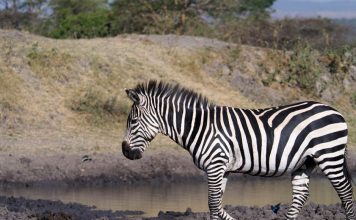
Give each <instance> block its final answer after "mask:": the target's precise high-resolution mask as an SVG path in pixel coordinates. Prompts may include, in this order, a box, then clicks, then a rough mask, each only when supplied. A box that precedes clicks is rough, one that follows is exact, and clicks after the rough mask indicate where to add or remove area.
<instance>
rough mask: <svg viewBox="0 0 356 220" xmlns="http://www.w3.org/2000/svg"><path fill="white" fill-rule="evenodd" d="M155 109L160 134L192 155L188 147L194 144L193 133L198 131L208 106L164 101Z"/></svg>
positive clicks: (187, 102)
mask: <svg viewBox="0 0 356 220" xmlns="http://www.w3.org/2000/svg"><path fill="white" fill-rule="evenodd" d="M156 109H157V115H158V119H159V124H160V130H161V131H160V132H161V133H162V134H164V135H166V136H168V137H170V138H171V139H172V140H173V141H175V142H176V143H177V144H179V145H180V146H182V147H183V148H185V149H187V150H188V151H190V153H192V149H190V148H189V147H191V146H192V143H195V142H196V141H195V142H194V140H193V139H194V138H193V136H194V137H195V135H193V133H194V132H193V131H195V130H196V129H199V128H198V126H199V123H200V122H201V119H202V117H203V116H204V112H206V111H207V110H208V109H209V106H205V107H203V106H201V107H196V106H194V103H190V102H189V101H184V102H183V103H179V104H177V103H176V102H174V100H164V101H163V102H161V103H158V105H157V107H156ZM195 133H196V132H195Z"/></svg>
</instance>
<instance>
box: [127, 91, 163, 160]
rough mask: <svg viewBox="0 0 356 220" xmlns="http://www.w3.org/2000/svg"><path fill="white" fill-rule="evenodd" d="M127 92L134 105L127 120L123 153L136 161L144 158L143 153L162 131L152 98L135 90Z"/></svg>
mask: <svg viewBox="0 0 356 220" xmlns="http://www.w3.org/2000/svg"><path fill="white" fill-rule="evenodd" d="M125 91H126V93H127V96H128V97H129V98H130V99H131V100H132V101H133V104H132V107H131V111H130V114H129V116H128V119H127V128H126V135H125V138H124V141H123V142H122V153H123V154H124V155H125V157H127V158H128V159H130V160H136V159H140V158H141V157H142V153H143V152H144V151H145V149H146V148H147V147H148V145H149V144H150V142H151V141H152V140H153V138H154V137H155V136H156V134H157V133H158V132H159V131H160V129H159V125H158V122H157V117H156V115H155V111H152V107H151V106H150V103H151V100H150V97H149V96H148V95H147V94H144V93H141V92H138V91H137V90H134V89H125Z"/></svg>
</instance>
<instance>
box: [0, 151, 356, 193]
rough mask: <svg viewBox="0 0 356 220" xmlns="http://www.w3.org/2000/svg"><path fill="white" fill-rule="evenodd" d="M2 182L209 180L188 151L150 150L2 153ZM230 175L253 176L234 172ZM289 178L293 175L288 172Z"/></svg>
mask: <svg viewBox="0 0 356 220" xmlns="http://www.w3.org/2000/svg"><path fill="white" fill-rule="evenodd" d="M349 157H350V158H349V160H348V163H349V167H350V170H351V171H352V173H353V174H354V175H355V174H356V153H354V152H349ZM0 168H1V169H0V185H3V186H4V185H5V186H6V185H18V184H20V185H25V186H34V185H51V184H54V185H66V186H105V185H113V184H119V183H130V184H134V183H153V184H154V183H170V182H186V181H205V174H204V172H203V171H201V170H199V169H197V168H196V167H195V165H194V164H193V162H192V159H191V157H190V155H189V154H188V153H187V152H182V151H178V150H166V151H159V150H155V151H147V152H145V154H144V156H143V158H142V159H140V160H135V161H131V160H128V159H126V158H125V157H124V156H123V155H122V153H121V152H120V151H118V152H116V154H108V153H107V154H88V155H86V154H56V155H52V156H47V155H26V156H21V155H13V154H10V153H0ZM229 178H230V179H240V178H252V179H256V178H258V177H250V176H247V175H240V174H234V175H230V177H229ZM286 178H290V177H289V176H286Z"/></svg>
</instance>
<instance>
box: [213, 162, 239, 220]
mask: <svg viewBox="0 0 356 220" xmlns="http://www.w3.org/2000/svg"><path fill="white" fill-rule="evenodd" d="M207 176H208V186H209V210H210V220H217V219H219V218H221V219H223V220H234V218H232V217H231V216H230V215H229V214H228V213H227V212H226V211H225V210H224V209H223V207H222V196H223V193H224V191H225V187H226V182H227V175H226V174H225V168H218V167H215V168H213V169H209V170H208V171H207Z"/></svg>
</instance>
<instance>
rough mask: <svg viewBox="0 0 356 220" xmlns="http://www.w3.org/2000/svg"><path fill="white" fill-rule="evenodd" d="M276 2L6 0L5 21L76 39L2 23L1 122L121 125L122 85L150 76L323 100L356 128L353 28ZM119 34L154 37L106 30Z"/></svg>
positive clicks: (207, 87) (245, 102)
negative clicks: (285, 14)
mask: <svg viewBox="0 0 356 220" xmlns="http://www.w3.org/2000/svg"><path fill="white" fill-rule="evenodd" d="M274 2H275V0H252V1H251V0H239V1H231V0H219V1H217V0H208V1H206V0H158V1H156V0H155V1H151V0H134V1H129V0H111V1H107V0H86V1H76V0H0V28H1V29H19V30H26V31H29V32H31V33H35V34H37V35H43V36H46V37H49V38H56V39H71V40H54V39H49V38H43V37H38V36H34V35H29V34H24V33H23V32H16V31H9V32H6V31H0V40H1V41H0V72H1V73H2V74H1V75H0V121H1V122H2V123H1V124H0V128H7V130H6V131H7V132H8V133H9V134H13V133H14V132H13V131H15V130H16V129H17V127H18V128H21V129H24V125H26V124H27V125H29V124H31V125H33V126H34V125H36V126H38V127H39V128H41V129H45V128H46V127H51V126H52V127H56V128H59V129H64V130H70V128H73V127H74V128H75V127H76V126H77V125H78V124H80V125H81V127H83V128H89V130H90V129H94V130H96V131H98V130H105V132H108V130H111V129H112V128H117V127H120V129H122V127H124V121H125V116H126V115H127V112H128V110H129V108H130V103H129V102H128V101H127V100H126V99H125V97H124V93H122V89H123V87H126V86H134V84H136V83H137V82H138V81H142V80H147V79H151V78H154V79H163V80H169V81H174V82H184V83H185V84H187V86H188V87H189V86H190V87H191V88H193V89H196V90H198V92H202V93H203V94H204V95H207V96H209V97H210V96H211V97H212V100H213V101H215V100H218V101H221V103H220V104H229V105H235V106H243V107H265V106H269V105H272V104H273V105H276V104H286V103H289V102H292V101H296V100H299V99H314V100H321V101H323V102H327V103H330V104H332V105H333V106H335V107H337V108H339V109H341V111H343V113H345V115H346V116H347V120H348V121H349V125H350V133H351V134H356V116H355V109H356V90H355V88H356V58H355V57H356V49H355V38H354V37H353V35H352V33H353V32H352V31H354V30H352V29H349V28H348V26H345V25H343V24H345V22H341V21H337V22H334V21H331V20H329V19H324V18H308V19H307V18H305V19H302V18H298V19H291V18H286V19H280V20H275V19H272V18H271V12H272V9H271V6H272V5H273V3H274ZM120 34H144V35H148V36H147V37H148V40H147V39H146V40H147V41H145V40H142V39H140V37H141V38H144V37H143V36H140V37H138V36H136V35H121V36H120V37H117V38H110V37H112V36H116V35H120ZM150 34H158V35H166V34H173V35H174V36H175V35H178V36H187V35H190V36H200V37H205V38H192V37H191V38H184V37H181V38H175V39H174V40H173V41H176V40H177V41H182V42H184V44H185V45H189V46H182V45H178V46H175V47H164V46H162V45H160V43H162V42H160V41H163V42H167V41H169V40H167V39H166V38H165V37H168V38H169V35H168V36H165V37H164V36H163V37H162V38H159V36H158V37H157V38H158V39H159V40H158V43H157V42H156V41H155V40H154V37H155V36H152V38H150V37H149V35H150ZM88 38H96V39H92V40H87V39H88ZM97 38H103V39H97ZM207 38H209V39H218V40H222V41H224V42H227V43H223V42H219V41H215V43H212V41H208V40H207ZM178 39H179V40H178ZM193 39H195V40H196V39H200V40H197V42H196V41H194V42H193V43H192V42H191V41H193ZM116 41H119V42H120V45H118V44H117V43H115V42H116ZM200 41H202V42H205V43H204V46H203V47H199V46H198V47H197V46H196V44H199V43H198V42H200ZM207 42H208V43H207ZM175 43H177V42H175ZM121 44H122V45H121ZM215 44H219V45H225V46H223V47H222V48H221V47H219V48H218V49H217V48H216V47H217V46H216V45H215ZM245 45H249V46H245ZM250 46H254V47H250ZM187 47H189V48H190V49H191V50H188V49H186V48H187ZM207 76H208V77H207ZM197 79H198V80H197ZM219 94H220V96H219ZM221 94H224V98H221V96H222V95H221ZM226 94H229V95H226ZM237 94H238V95H237ZM217 97H218V98H217ZM236 97H238V99H237V100H236ZM30 100H31V101H30ZM231 100H233V101H231ZM256 103H260V104H256ZM117 121H119V125H117ZM53 124H55V126H53ZM74 130H75V129H74ZM351 142H352V143H356V135H352V136H351Z"/></svg>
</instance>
